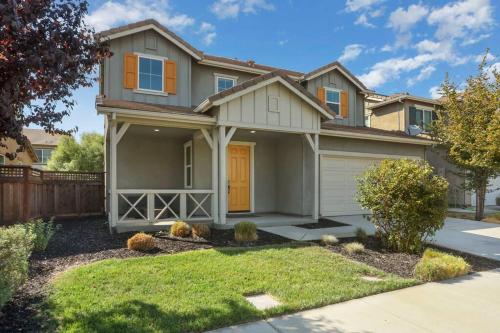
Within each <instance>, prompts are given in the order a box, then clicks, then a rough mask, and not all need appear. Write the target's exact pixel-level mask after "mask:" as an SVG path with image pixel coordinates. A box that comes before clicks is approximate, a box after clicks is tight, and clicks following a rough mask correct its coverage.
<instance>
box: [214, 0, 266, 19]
mask: <svg viewBox="0 0 500 333" xmlns="http://www.w3.org/2000/svg"><path fill="white" fill-rule="evenodd" d="M274 9H275V7H274V5H273V4H272V3H270V2H268V1H267V0H216V1H215V2H214V3H213V4H212V6H211V7H210V10H211V11H212V13H214V14H215V15H216V16H217V17H218V18H219V19H227V18H236V17H238V15H239V14H240V12H242V13H245V14H256V13H257V11H258V10H274Z"/></svg>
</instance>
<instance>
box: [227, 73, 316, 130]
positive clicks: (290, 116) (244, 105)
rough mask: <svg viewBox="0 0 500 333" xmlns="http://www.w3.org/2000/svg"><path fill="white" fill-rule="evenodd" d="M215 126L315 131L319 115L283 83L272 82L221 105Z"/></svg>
mask: <svg viewBox="0 0 500 333" xmlns="http://www.w3.org/2000/svg"><path fill="white" fill-rule="evenodd" d="M276 99H277V100H278V102H277V107H276ZM270 100H271V102H270ZM270 104H272V105H270ZM219 123H220V124H232V125H235V126H238V124H241V125H242V126H244V125H247V126H249V125H251V126H255V128H259V127H261V128H269V129H276V130H280V129H283V131H290V132H317V131H318V130H319V126H320V113H319V112H318V111H317V110H315V109H313V107H312V106H311V105H309V104H308V103H307V102H305V101H304V100H302V99H301V98H300V97H299V96H297V95H296V94H295V93H293V92H292V91H290V90H289V89H288V88H287V87H285V86H284V85H283V84H281V83H279V82H274V83H271V84H269V85H267V86H265V87H261V88H259V89H257V90H254V91H252V92H249V93H247V94H245V95H243V96H240V97H238V98H235V99H233V100H230V101H228V102H226V103H223V104H221V105H220V107H219Z"/></svg>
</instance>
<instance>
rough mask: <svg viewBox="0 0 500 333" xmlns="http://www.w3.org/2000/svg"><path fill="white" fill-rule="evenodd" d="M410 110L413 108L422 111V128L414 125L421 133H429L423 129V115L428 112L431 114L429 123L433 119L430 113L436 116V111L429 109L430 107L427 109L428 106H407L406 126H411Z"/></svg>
mask: <svg viewBox="0 0 500 333" xmlns="http://www.w3.org/2000/svg"><path fill="white" fill-rule="evenodd" d="M410 108H415V110H420V111H422V127H420V125H416V126H418V127H420V129H421V130H422V133H429V131H427V130H425V128H423V127H424V118H425V116H424V113H425V112H430V113H431V123H432V121H433V117H432V113H434V114H436V110H435V109H433V108H431V107H428V106H423V105H418V104H413V105H409V106H408V126H413V125H412V124H411V123H410V111H411V110H410Z"/></svg>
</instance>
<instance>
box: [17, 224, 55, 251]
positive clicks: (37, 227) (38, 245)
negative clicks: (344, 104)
mask: <svg viewBox="0 0 500 333" xmlns="http://www.w3.org/2000/svg"><path fill="white" fill-rule="evenodd" d="M23 226H24V227H25V228H26V230H28V231H30V232H32V233H33V235H34V236H35V238H34V240H33V251H35V252H41V251H45V249H47V245H49V241H50V239H51V238H52V236H54V234H55V233H56V231H57V229H58V228H59V226H58V225H56V224H54V220H53V219H51V220H50V221H48V222H45V221H44V220H43V219H36V220H29V221H28V222H26V223H25V224H24V225H23Z"/></svg>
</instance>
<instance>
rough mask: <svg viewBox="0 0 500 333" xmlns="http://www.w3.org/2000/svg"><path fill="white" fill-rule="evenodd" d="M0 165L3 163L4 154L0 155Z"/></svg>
mask: <svg viewBox="0 0 500 333" xmlns="http://www.w3.org/2000/svg"><path fill="white" fill-rule="evenodd" d="M0 165H5V156H3V155H0Z"/></svg>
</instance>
